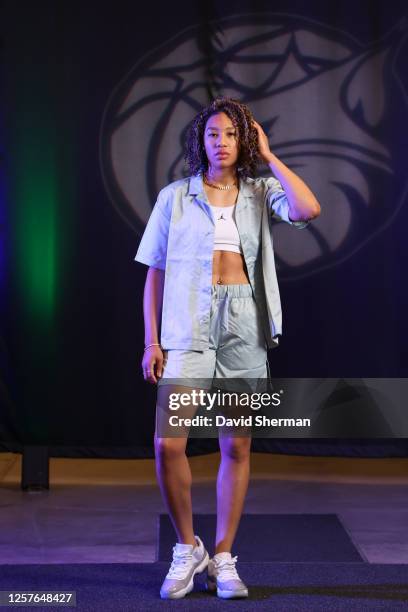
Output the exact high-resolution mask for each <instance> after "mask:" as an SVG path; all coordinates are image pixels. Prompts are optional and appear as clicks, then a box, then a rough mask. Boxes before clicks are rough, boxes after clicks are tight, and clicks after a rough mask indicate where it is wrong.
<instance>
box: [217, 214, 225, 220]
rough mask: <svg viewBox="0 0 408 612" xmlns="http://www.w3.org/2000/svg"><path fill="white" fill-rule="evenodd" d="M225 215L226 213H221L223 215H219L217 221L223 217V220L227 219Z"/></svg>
mask: <svg viewBox="0 0 408 612" xmlns="http://www.w3.org/2000/svg"><path fill="white" fill-rule="evenodd" d="M223 215H224V213H221V215H220V216H219V217H218V219H217V221H220V219H222V220H223V221H226V218H225V217H224V216H223Z"/></svg>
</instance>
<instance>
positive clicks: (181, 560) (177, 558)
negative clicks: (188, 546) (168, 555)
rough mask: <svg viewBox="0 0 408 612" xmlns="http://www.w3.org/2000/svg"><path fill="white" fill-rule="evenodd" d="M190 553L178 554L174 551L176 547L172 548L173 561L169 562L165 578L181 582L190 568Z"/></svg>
mask: <svg viewBox="0 0 408 612" xmlns="http://www.w3.org/2000/svg"><path fill="white" fill-rule="evenodd" d="M192 556H193V555H192V554H191V552H188V551H186V552H178V551H176V547H175V546H174V547H173V561H172V562H171V565H170V569H169V571H168V574H167V578H173V579H176V580H181V579H183V578H185V576H186V574H187V571H188V569H189V567H190V563H191V559H192Z"/></svg>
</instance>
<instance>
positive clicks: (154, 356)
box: [142, 346, 164, 384]
mask: <svg viewBox="0 0 408 612" xmlns="http://www.w3.org/2000/svg"><path fill="white" fill-rule="evenodd" d="M163 359H164V357H163V351H162V349H161V348H160V346H149V348H147V349H146V350H145V352H144V354H143V360H142V370H143V378H144V379H145V380H146V381H147V382H149V383H151V384H157V378H161V376H162V371H163Z"/></svg>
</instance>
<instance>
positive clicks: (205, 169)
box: [135, 97, 320, 599]
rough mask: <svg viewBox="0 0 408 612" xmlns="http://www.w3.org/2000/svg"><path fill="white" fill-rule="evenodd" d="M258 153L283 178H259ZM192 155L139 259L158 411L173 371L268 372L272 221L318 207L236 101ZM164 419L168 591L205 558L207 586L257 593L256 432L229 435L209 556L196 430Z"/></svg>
mask: <svg viewBox="0 0 408 612" xmlns="http://www.w3.org/2000/svg"><path fill="white" fill-rule="evenodd" d="M260 159H261V160H262V161H263V162H265V163H266V164H268V166H269V168H270V169H271V172H273V174H274V175H275V177H277V178H274V177H269V178H256V179H254V178H252V177H253V176H254V174H255V169H256V165H257V163H258V161H259V160H260ZM186 160H187V161H188V164H189V167H190V171H191V176H190V177H188V178H184V179H181V180H178V181H174V182H173V183H171V184H170V185H168V186H166V187H165V188H164V189H162V190H161V191H160V193H159V196H158V199H157V202H156V204H155V206H154V208H153V211H152V214H151V216H150V219H149V222H148V224H147V226H146V229H145V232H144V235H143V237H142V240H141V243H140V246H139V249H138V252H137V255H136V257H135V259H136V260H137V261H140V262H142V263H144V264H146V265H148V266H149V270H148V273H147V278H146V284H145V291H144V302H143V304H144V306H143V307H144V321H145V351H144V356H143V361H142V368H143V373H144V378H145V380H146V381H148V382H150V383H153V384H155V383H157V385H158V402H157V410H158V407H159V406H161V407H163V406H165V405H167V406H168V400H169V394H170V393H172V392H174V391H175V390H177V391H180V387H176V386H175V379H182V384H183V385H184V389H185V388H188V387H189V388H194V387H196V386H197V381H196V379H198V378H200V379H203V380H211V379H212V378H213V377H214V376H215V377H216V378H220V379H225V378H228V379H229V378H231V379H232V378H242V379H251V378H256V379H259V378H267V375H268V371H267V349H268V348H272V347H274V346H276V345H277V343H278V336H279V335H280V333H281V321H280V300H279V291H278V287H277V280H276V272H275V265H274V260H273V244H272V237H271V232H270V227H269V219H270V218H271V217H272V216H273V217H274V218H277V219H278V220H280V219H281V220H284V221H286V222H288V223H290V224H292V225H294V226H295V227H298V228H303V227H305V226H306V225H307V224H308V222H309V221H310V220H311V219H312V218H314V217H317V216H318V215H319V214H320V205H319V203H318V202H317V200H316V198H315V196H314V195H313V193H312V192H311V191H310V189H309V188H308V187H307V186H306V184H305V183H304V182H303V181H302V180H301V179H300V178H299V177H298V176H297V175H296V174H295V173H294V172H292V171H291V170H290V169H289V168H287V167H286V166H285V165H284V164H283V163H282V162H281V161H280V160H279V159H278V158H277V157H276V156H275V155H274V154H273V153H272V152H271V150H270V148H269V144H268V138H267V136H266V134H265V132H264V131H263V129H262V127H261V126H260V125H259V124H258V123H257V122H256V121H255V120H254V118H253V117H252V114H251V112H250V110H249V109H248V107H247V106H246V105H244V104H242V103H241V102H239V101H237V100H234V99H231V98H223V97H219V98H217V99H215V100H214V101H213V102H212V104H210V105H209V106H208V107H206V108H205V109H203V110H202V111H201V112H200V113H199V114H198V115H197V116H196V117H195V119H194V120H193V122H192V124H191V126H190V131H189V134H188V137H187V142H186ZM160 321H161V329H159V327H160V325H159V322H160ZM159 338H160V340H159ZM156 415H157V412H156ZM156 419H157V417H156ZM157 423H158V420H156V433H155V455H156V469H157V477H158V481H159V485H160V488H161V491H162V495H163V497H164V500H165V502H166V505H167V508H168V511H169V514H170V517H171V519H172V522H173V525H174V528H175V531H176V533H177V539H178V542H177V543H176V545H175V547H174V548H173V561H172V564H171V567H170V570H169V572H168V574H167V576H166V578H165V580H164V582H163V585H162V588H161V591H160V594H161V597H162V598H171V599H177V598H180V597H184V595H186V594H187V593H189V592H190V591H191V590H192V589H193V588H194V582H193V580H194V575H195V574H196V573H198V572H201V571H203V570H204V569H205V568H206V567H207V566H208V581H207V586H208V588H209V589H210V590H217V594H218V596H219V597H222V598H233V597H247V596H248V589H247V587H246V586H245V584H244V583H243V582H242V580H241V579H240V577H239V575H238V573H237V570H236V567H235V564H236V561H237V557H236V556H235V557H232V556H231V549H232V544H233V541H234V537H235V534H236V531H237V528H238V523H239V520H240V517H241V513H242V509H243V504H244V499H245V495H246V491H247V487H248V478H249V455H250V446H251V437H250V436H248V435H246V436H242V437H240V436H228V435H223V436H222V437H220V440H219V442H220V450H221V463H220V468H219V472H218V478H217V530H216V541H215V555H214V557H213V558H212V559H211V560H209V557H208V553H207V551H206V550H205V548H204V545H203V542H202V541H201V539H200V538H199V536H197V535H195V534H194V530H193V524H192V505H191V471H190V467H189V463H188V460H187V457H186V454H185V448H186V442H187V436H188V429H186V430H185V435H184V432H183V431H182V433H181V434H180V433H179V434H178V437H175V436H166V435H163V431H159V427H158V424H157Z"/></svg>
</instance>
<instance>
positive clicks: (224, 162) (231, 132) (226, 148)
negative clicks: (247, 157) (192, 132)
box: [204, 113, 239, 169]
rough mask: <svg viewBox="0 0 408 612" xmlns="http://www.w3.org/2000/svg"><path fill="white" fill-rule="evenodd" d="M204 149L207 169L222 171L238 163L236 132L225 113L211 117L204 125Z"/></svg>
mask: <svg viewBox="0 0 408 612" xmlns="http://www.w3.org/2000/svg"><path fill="white" fill-rule="evenodd" d="M204 148H205V152H206V154H207V159H208V165H209V168H214V169H224V168H229V167H231V166H235V164H236V163H237V161H238V153H239V145H238V130H237V128H235V127H234V124H233V123H232V121H231V119H230V118H229V117H228V115H226V114H225V113H217V114H216V115H212V116H211V117H210V118H209V119H208V120H207V123H206V124H205V129H204Z"/></svg>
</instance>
